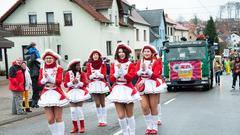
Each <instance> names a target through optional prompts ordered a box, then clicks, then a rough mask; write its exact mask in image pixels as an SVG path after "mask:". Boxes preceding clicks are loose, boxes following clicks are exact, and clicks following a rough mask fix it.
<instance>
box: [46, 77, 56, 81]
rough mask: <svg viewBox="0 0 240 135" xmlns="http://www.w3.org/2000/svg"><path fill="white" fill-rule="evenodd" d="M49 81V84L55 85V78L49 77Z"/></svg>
mask: <svg viewBox="0 0 240 135" xmlns="http://www.w3.org/2000/svg"><path fill="white" fill-rule="evenodd" d="M47 79H48V82H50V83H55V79H54V78H53V77H51V76H48V77H47Z"/></svg>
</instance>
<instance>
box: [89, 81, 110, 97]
mask: <svg viewBox="0 0 240 135" xmlns="http://www.w3.org/2000/svg"><path fill="white" fill-rule="evenodd" d="M88 90H89V93H91V94H94V93H95V94H103V93H107V92H109V87H108V86H106V83H104V82H102V81H93V82H90V83H89V84H88Z"/></svg>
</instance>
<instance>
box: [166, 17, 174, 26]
mask: <svg viewBox="0 0 240 135" xmlns="http://www.w3.org/2000/svg"><path fill="white" fill-rule="evenodd" d="M165 20H166V23H168V24H172V25H176V24H177V23H176V22H175V21H174V20H172V19H170V18H168V17H166V16H165Z"/></svg>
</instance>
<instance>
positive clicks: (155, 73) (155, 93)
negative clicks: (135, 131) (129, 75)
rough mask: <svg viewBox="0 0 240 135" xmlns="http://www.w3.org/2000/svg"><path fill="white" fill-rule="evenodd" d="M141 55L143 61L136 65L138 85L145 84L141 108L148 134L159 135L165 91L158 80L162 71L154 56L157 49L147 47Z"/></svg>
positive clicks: (141, 93)
mask: <svg viewBox="0 0 240 135" xmlns="http://www.w3.org/2000/svg"><path fill="white" fill-rule="evenodd" d="M141 53H142V54H143V59H142V60H139V61H138V63H137V65H136V68H137V75H138V76H139V80H138V82H137V85H138V83H144V89H143V91H141V92H140V95H141V97H142V100H141V107H142V111H143V114H144V118H145V122H146V125H147V129H146V134H157V131H158V126H157V123H158V101H159V93H160V92H161V91H162V89H163V88H162V86H161V83H160V82H159V80H158V79H159V73H160V70H162V69H161V67H160V66H159V64H158V63H159V62H158V60H157V59H156V58H155V57H154V54H155V53H157V50H156V49H155V47H153V46H151V45H145V46H144V47H143V48H142V51H141Z"/></svg>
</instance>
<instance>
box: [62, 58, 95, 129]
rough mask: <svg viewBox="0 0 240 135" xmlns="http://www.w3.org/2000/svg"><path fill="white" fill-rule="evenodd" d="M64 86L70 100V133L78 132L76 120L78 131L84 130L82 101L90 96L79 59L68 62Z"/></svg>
mask: <svg viewBox="0 0 240 135" xmlns="http://www.w3.org/2000/svg"><path fill="white" fill-rule="evenodd" d="M64 86H65V87H66V88H68V91H67V96H68V98H69V100H70V105H71V107H70V110H71V117H72V123H73V128H72V131H71V133H77V132H78V120H79V122H80V130H79V132H80V133H84V132H85V127H84V114H83V110H82V106H83V101H85V100H87V99H89V98H91V96H90V95H89V93H88V91H87V90H86V88H85V86H86V76H85V74H84V72H82V71H81V65H80V60H79V59H73V60H72V61H71V62H69V64H68V71H67V73H66V75H65V78H64Z"/></svg>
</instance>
